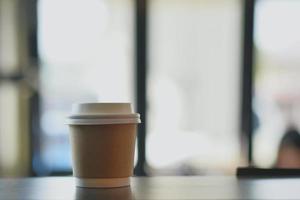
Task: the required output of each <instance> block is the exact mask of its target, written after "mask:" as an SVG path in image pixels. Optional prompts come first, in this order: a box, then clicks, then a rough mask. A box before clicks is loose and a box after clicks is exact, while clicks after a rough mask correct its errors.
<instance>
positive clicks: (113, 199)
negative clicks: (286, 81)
mask: <svg viewBox="0 0 300 200" xmlns="http://www.w3.org/2000/svg"><path fill="white" fill-rule="evenodd" d="M0 199H5V200H10V199H22V200H36V199H49V200H50V199H105V200H121V199H122V200H131V199H135V200H177V199H190V200H191V199H193V200H195V199H247V200H248V199H300V179H299V178H282V179H246V178H245V179H237V178H236V177H224V176H219V177H209V176H207V177H205V176H204V177H153V178H140V177H139V178H132V180H131V187H123V188H115V189H85V188H76V187H75V184H74V179H73V178H72V177H51V178H24V179H0Z"/></svg>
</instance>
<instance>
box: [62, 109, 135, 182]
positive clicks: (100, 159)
mask: <svg viewBox="0 0 300 200" xmlns="http://www.w3.org/2000/svg"><path fill="white" fill-rule="evenodd" d="M138 123H140V118H139V114H136V113H133V111H132V108H131V105H130V104H129V103H85V104H75V105H73V107H72V113H71V116H69V117H68V124H69V127H70V143H71V147H72V159H73V175H74V176H75V178H76V185H77V186H79V187H100V188H110V187H122V186H128V185H130V176H132V174H133V161H134V148H135V139H136V129H137V124H138Z"/></svg>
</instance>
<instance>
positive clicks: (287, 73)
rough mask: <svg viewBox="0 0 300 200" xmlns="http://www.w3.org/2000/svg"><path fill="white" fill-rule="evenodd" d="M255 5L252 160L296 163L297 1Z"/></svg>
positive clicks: (299, 124)
mask: <svg viewBox="0 0 300 200" xmlns="http://www.w3.org/2000/svg"><path fill="white" fill-rule="evenodd" d="M255 8H256V10H255V13H256V14H255V48H256V63H255V67H256V70H255V96H254V103H255V104H254V110H255V113H256V119H257V120H256V121H257V123H256V124H257V127H256V129H255V135H254V136H255V140H254V142H255V143H254V159H255V162H256V164H257V165H258V166H261V167H272V166H273V167H274V166H276V167H300V142H299V141H300V139H299V137H300V136H299V128H300V121H299V119H300V118H299V117H300V115H299V114H300V79H299V77H300V67H299V63H300V37H299V35H300V27H299V26H297V25H296V24H297V23H298V19H299V17H300V12H299V11H300V1H293V0H279V1H278V0H276V1H275V0H260V1H258V2H257V4H256V7H255Z"/></svg>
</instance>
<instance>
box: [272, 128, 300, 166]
mask: <svg viewBox="0 0 300 200" xmlns="http://www.w3.org/2000/svg"><path fill="white" fill-rule="evenodd" d="M275 167H278V168H300V133H299V131H298V130H297V129H296V128H295V127H294V126H290V127H289V128H288V129H287V131H286V132H285V133H284V135H283V137H282V139H281V141H280V144H279V148H278V153H277V160H276V163H275Z"/></svg>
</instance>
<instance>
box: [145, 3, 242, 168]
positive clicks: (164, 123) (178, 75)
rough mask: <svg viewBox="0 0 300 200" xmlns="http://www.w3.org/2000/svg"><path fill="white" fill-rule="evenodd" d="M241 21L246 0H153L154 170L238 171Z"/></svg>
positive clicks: (150, 149) (150, 155) (150, 142)
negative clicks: (244, 0)
mask: <svg viewBox="0 0 300 200" xmlns="http://www.w3.org/2000/svg"><path fill="white" fill-rule="evenodd" d="M241 25H242V5H241V1H237V0H226V1H219V0H200V1H194V0H188V1H182V0H175V1H169V0H151V1H149V81H148V85H149V88H148V90H149V91H148V102H149V106H148V108H149V109H148V112H149V117H148V119H149V120H148V124H149V125H148V132H147V134H148V137H147V160H148V162H149V165H150V166H151V167H152V168H153V169H154V170H153V172H152V173H153V174H202V173H220V171H221V173H233V172H234V169H235V167H236V166H238V164H239V157H240V154H239V149H240V146H239V145H240V143H239V142H240V141H239V115H240V100H239V99H240V93H239V92H240V74H241V72H240V66H241V47H242V45H241V36H242V26H241ZM208 169H210V171H209V170H208Z"/></svg>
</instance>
